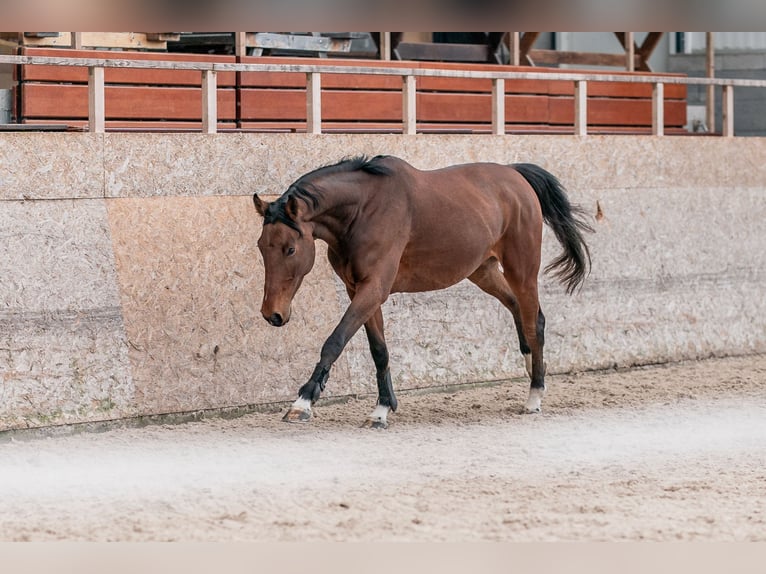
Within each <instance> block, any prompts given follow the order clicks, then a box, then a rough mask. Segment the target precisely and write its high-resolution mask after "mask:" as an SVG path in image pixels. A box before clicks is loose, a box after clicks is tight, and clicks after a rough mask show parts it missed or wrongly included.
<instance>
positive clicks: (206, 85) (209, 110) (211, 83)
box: [202, 70, 218, 134]
mask: <svg viewBox="0 0 766 574" xmlns="http://www.w3.org/2000/svg"><path fill="white" fill-rule="evenodd" d="M216 131H218V97H217V79H216V73H215V72H214V71H213V70H202V133H205V134H214V133H216Z"/></svg>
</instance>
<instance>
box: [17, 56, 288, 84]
mask: <svg viewBox="0 0 766 574" xmlns="http://www.w3.org/2000/svg"><path fill="white" fill-rule="evenodd" d="M21 52H22V55H25V56H47V57H58V58H61V57H69V58H103V59H109V60H124V59H126V58H130V59H133V60H144V61H173V62H228V63H234V61H235V58H234V56H219V55H214V56H206V55H196V54H193V55H187V54H166V53H162V54H156V53H152V54H147V53H142V52H139V53H133V52H131V53H130V54H125V53H121V52H112V51H97V50H54V49H42V48H24V49H22V51H21ZM19 67H20V76H19V78H20V80H21V81H22V82H60V83H83V84H84V83H87V82H88V69H87V68H85V67H82V66H43V65H37V64H34V65H22V66H19ZM298 75H301V74H298ZM201 77H202V74H201V72H199V71H197V70H161V69H154V70H152V69H127V68H106V69H105V70H104V81H105V82H106V83H108V84H157V85H169V86H172V85H187V86H195V85H196V86H198V85H200V82H201ZM217 81H218V85H219V86H223V87H233V86H235V85H236V73H235V72H220V73H219V74H218V77H217Z"/></svg>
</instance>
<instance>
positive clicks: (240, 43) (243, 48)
mask: <svg viewBox="0 0 766 574" xmlns="http://www.w3.org/2000/svg"><path fill="white" fill-rule="evenodd" d="M234 55H235V56H238V57H239V56H247V32H234Z"/></svg>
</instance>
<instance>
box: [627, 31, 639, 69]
mask: <svg viewBox="0 0 766 574" xmlns="http://www.w3.org/2000/svg"><path fill="white" fill-rule="evenodd" d="M625 69H626V70H627V71H628V72H635V71H636V44H635V43H634V42H633V32H625Z"/></svg>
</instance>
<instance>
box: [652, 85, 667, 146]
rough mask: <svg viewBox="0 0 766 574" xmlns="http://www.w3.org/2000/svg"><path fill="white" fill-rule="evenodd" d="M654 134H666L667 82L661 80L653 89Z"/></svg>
mask: <svg viewBox="0 0 766 574" xmlns="http://www.w3.org/2000/svg"><path fill="white" fill-rule="evenodd" d="M652 134H653V135H655V136H661V135H665V84H662V83H659V82H658V83H656V84H654V88H653V89H652Z"/></svg>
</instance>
